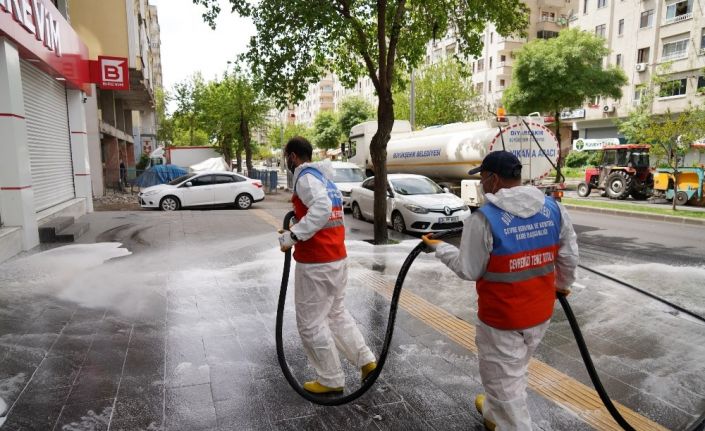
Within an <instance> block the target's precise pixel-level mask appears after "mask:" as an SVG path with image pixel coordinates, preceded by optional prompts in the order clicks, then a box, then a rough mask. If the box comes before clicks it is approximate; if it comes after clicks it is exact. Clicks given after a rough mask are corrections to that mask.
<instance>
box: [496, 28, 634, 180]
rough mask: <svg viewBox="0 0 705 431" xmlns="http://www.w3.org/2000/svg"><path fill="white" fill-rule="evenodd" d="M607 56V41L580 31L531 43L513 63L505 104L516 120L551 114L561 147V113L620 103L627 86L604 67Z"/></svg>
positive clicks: (613, 69) (620, 75) (617, 72)
mask: <svg viewBox="0 0 705 431" xmlns="http://www.w3.org/2000/svg"><path fill="white" fill-rule="evenodd" d="M609 53H610V50H609V49H608V48H607V47H606V46H605V40H604V39H603V38H601V37H598V36H596V35H594V34H592V33H589V32H586V31H581V30H578V29H568V30H563V31H561V32H560V33H559V35H558V37H556V38H552V39H548V40H543V39H535V40H532V41H531V42H529V43H527V44H526V45H524V46H523V47H522V48H521V49H520V50H519V52H518V54H517V58H516V59H515V60H514V64H513V71H512V82H511V84H510V85H509V87H508V88H507V90H506V91H505V92H504V97H503V103H504V105H505V107H506V108H507V110H508V112H510V113H513V114H522V115H525V114H528V113H530V112H535V111H540V112H544V113H550V114H552V115H553V116H554V117H555V119H556V137H557V138H558V142H559V143H560V142H561V135H560V125H561V124H560V118H561V116H560V113H561V111H562V110H563V109H567V108H577V107H579V106H582V105H583V103H585V102H586V101H588V100H590V99H592V98H595V97H598V96H601V97H610V98H613V99H619V98H621V97H622V86H624V85H626V83H627V77H626V76H625V75H624V72H623V71H622V69H620V68H618V67H616V66H611V67H608V68H603V67H602V62H603V59H604V58H605V57H606V56H607V55H608V54H609ZM556 180H557V181H558V177H557V178H556Z"/></svg>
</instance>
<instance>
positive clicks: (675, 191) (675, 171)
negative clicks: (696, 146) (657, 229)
mask: <svg viewBox="0 0 705 431" xmlns="http://www.w3.org/2000/svg"><path fill="white" fill-rule="evenodd" d="M676 160H678V159H677V158H676ZM676 164H678V162H677V161H676V163H675V164H674V166H673V201H672V203H673V211H678V209H677V208H676V195H677V194H678V167H677V166H675V165H676Z"/></svg>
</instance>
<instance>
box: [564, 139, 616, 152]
mask: <svg viewBox="0 0 705 431" xmlns="http://www.w3.org/2000/svg"><path fill="white" fill-rule="evenodd" d="M607 145H619V139H618V138H604V139H576V140H574V141H573V149H574V150H575V151H590V150H601V149H602V148H604V147H606V146H607Z"/></svg>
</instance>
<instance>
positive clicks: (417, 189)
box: [391, 178, 444, 195]
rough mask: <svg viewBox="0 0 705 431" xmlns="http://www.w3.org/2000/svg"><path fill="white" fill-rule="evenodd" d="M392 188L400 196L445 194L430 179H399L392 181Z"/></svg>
mask: <svg viewBox="0 0 705 431" xmlns="http://www.w3.org/2000/svg"><path fill="white" fill-rule="evenodd" d="M391 183H392V188H393V189H394V191H395V192H396V193H399V194H400V195H434V194H438V193H444V191H443V189H442V188H440V187H439V186H438V184H436V183H434V182H433V181H431V180H429V179H428V178H397V179H394V180H392V181H391Z"/></svg>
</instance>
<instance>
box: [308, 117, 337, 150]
mask: <svg viewBox="0 0 705 431" xmlns="http://www.w3.org/2000/svg"><path fill="white" fill-rule="evenodd" d="M313 131H314V136H313V144H314V146H316V147H318V148H322V149H324V150H330V149H333V148H338V145H340V142H341V141H342V139H343V138H342V135H341V133H340V126H339V125H338V118H337V116H336V115H335V114H334V113H333V112H332V111H321V112H319V113H318V115H317V116H316V119H315V120H314V121H313Z"/></svg>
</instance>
